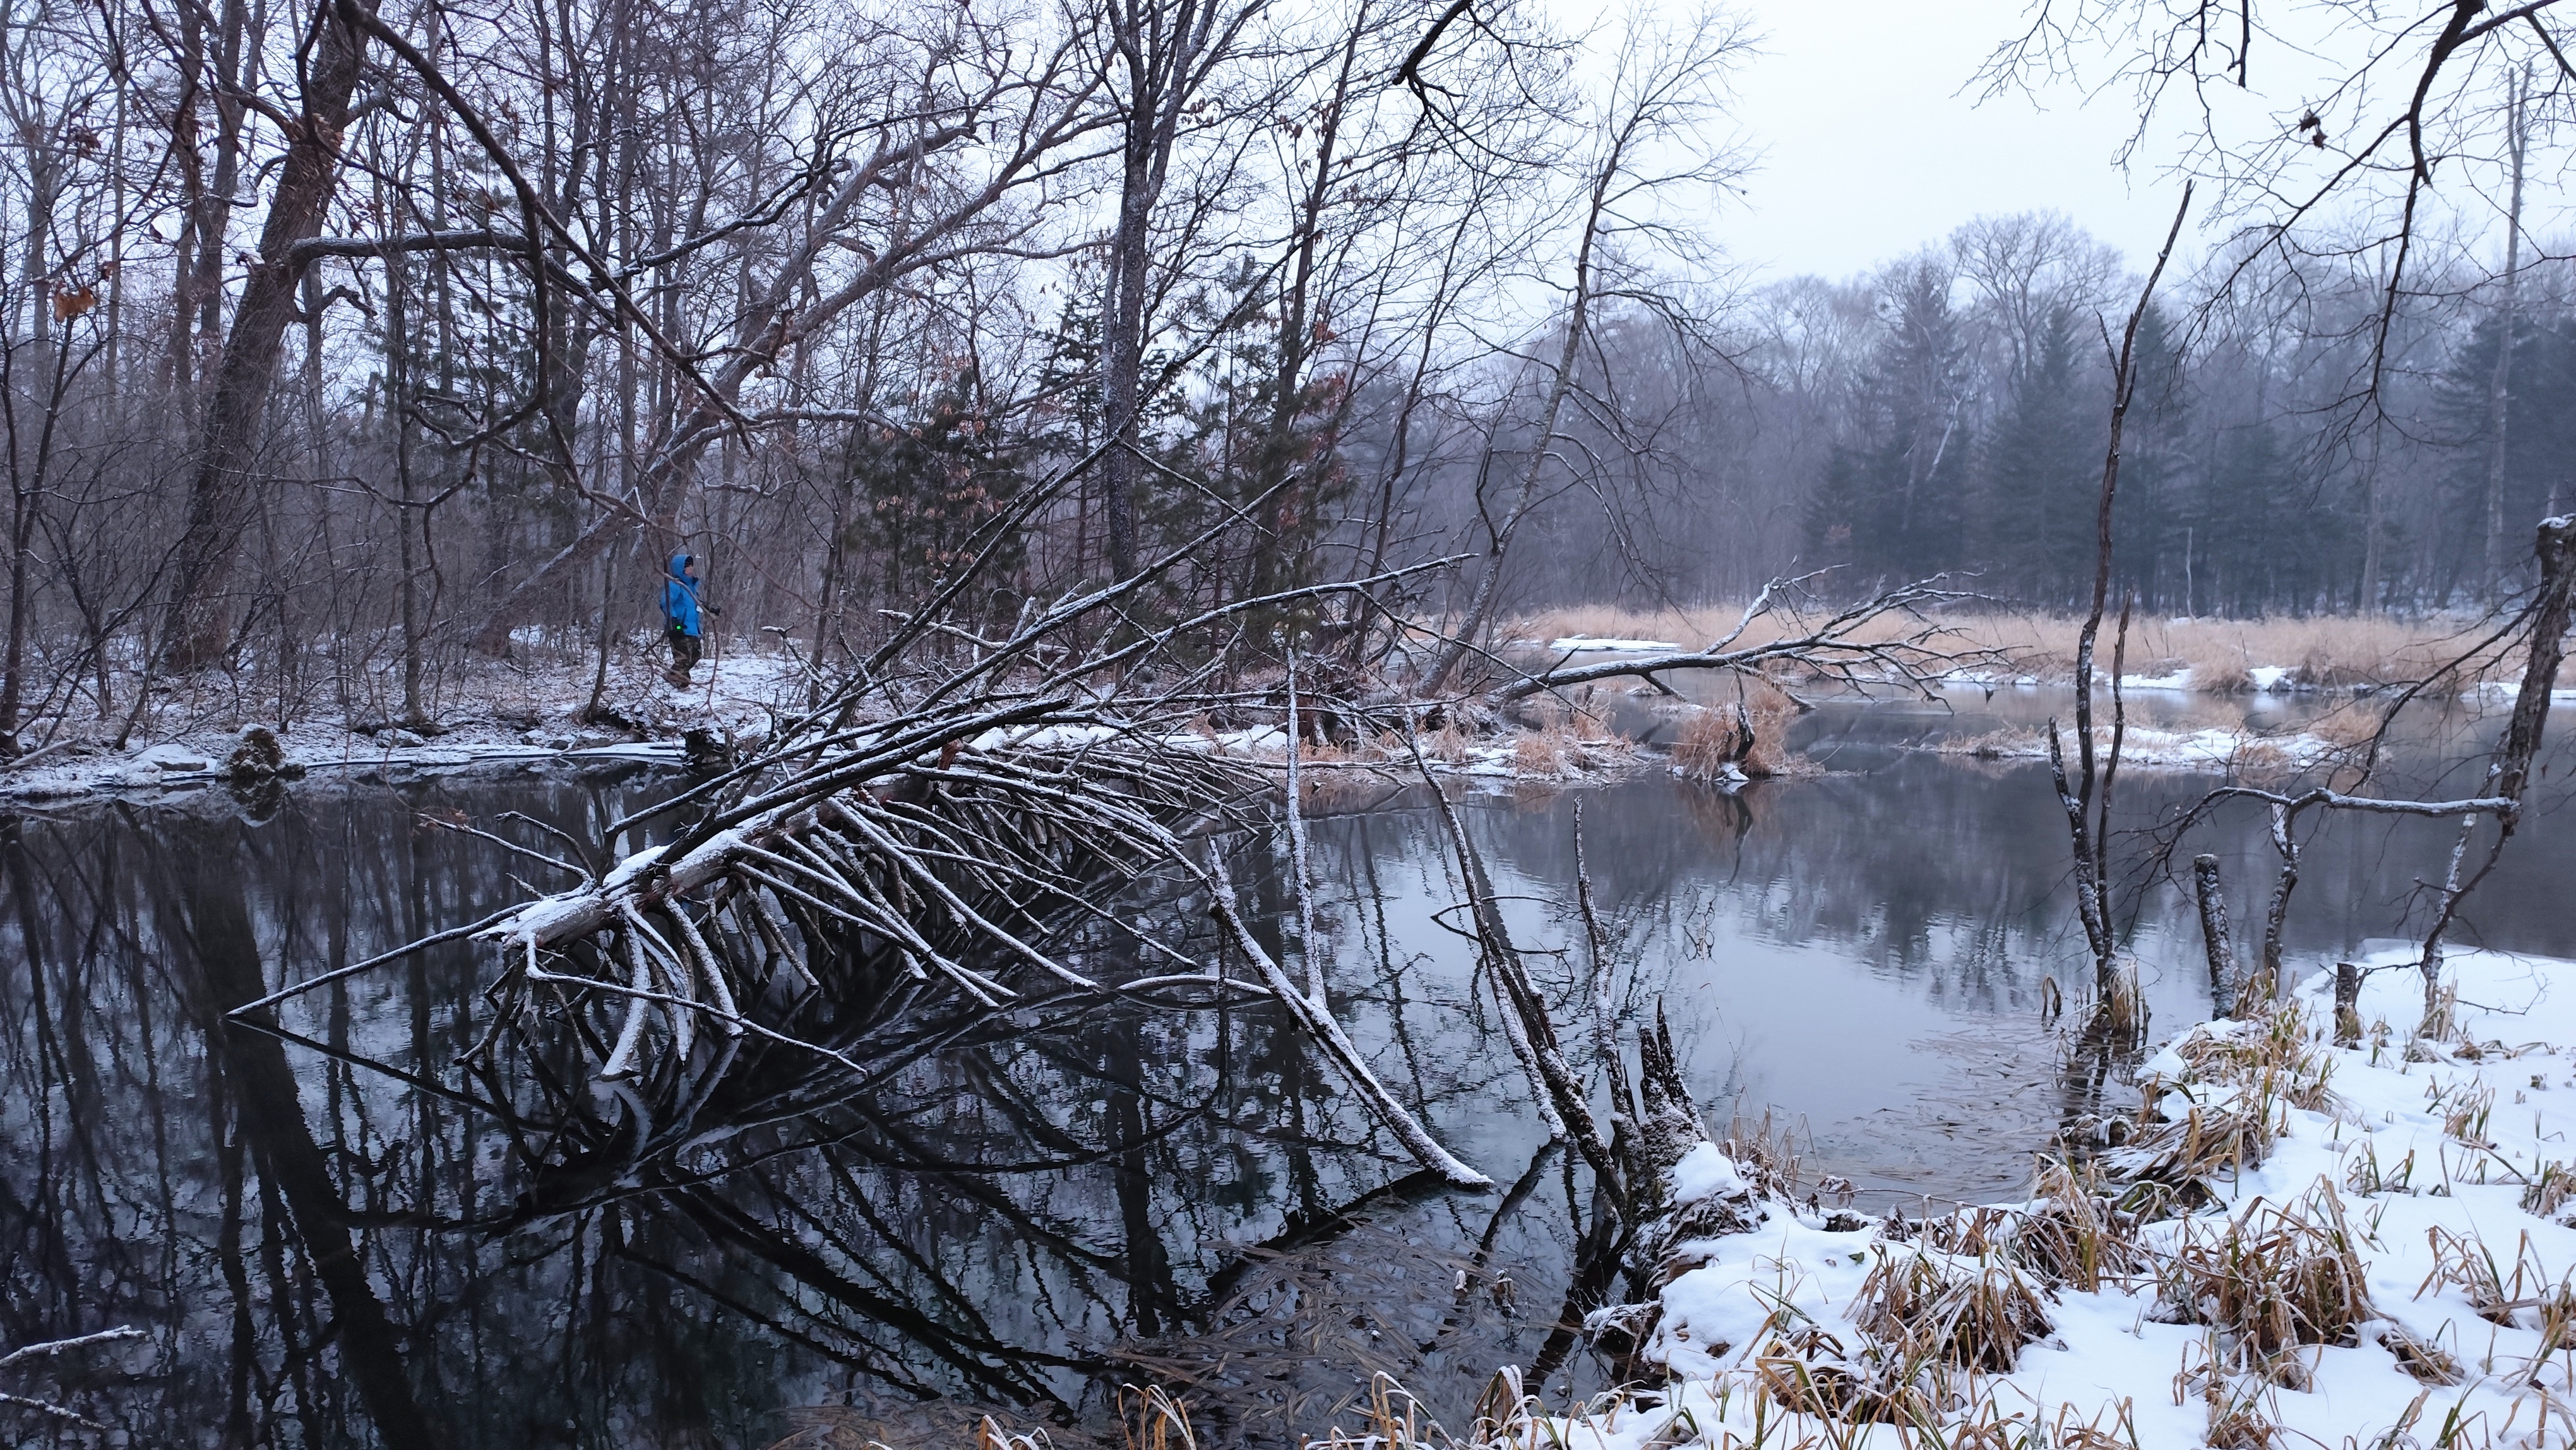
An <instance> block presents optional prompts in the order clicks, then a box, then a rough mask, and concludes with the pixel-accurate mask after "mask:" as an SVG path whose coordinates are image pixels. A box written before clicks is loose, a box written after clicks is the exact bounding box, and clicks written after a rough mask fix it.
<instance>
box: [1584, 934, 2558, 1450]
mask: <svg viewBox="0 0 2576 1450" xmlns="http://www.w3.org/2000/svg"><path fill="white" fill-rule="evenodd" d="M2362 965H2364V966H2366V967H2370V968H2374V969H2375V970H2373V971H2372V972H2371V974H2370V975H2369V976H2368V977H2367V978H2366V979H2365V983H2364V987H2363V990H2362V994H2361V997H2360V1001H2359V1020H2360V1023H2361V1025H2362V1036H2361V1039H2360V1042H2359V1045H2357V1046H2354V1047H2338V1046H2335V1045H2334V1044H2333V1042H2332V1040H2331V1019H2332V1015H2333V1013H2332V1007H2331V1000H2330V993H2331V982H2332V974H2331V972H2328V973H2324V974H2321V975H2320V976H2318V977H2317V978H2315V979H2313V980H2311V981H2310V982H2309V983H2307V984H2306V985H2305V986H2304V987H2303V988H2301V989H2300V990H2298V991H2297V992H2295V993H2294V994H2293V995H2292V997H2291V999H2290V1000H2289V1001H2288V1002H2287V1003H2286V1004H2285V1005H2284V1006H2283V1007H2281V1008H2280V1009H2278V1010H2277V1011H2276V1012H2274V1013H2272V1014H2269V1015H2265V1016H2259V1017H2256V1018H2255V1019H2254V1020H2251V1021H2247V1022H2219V1023H2211V1024H2204V1025H2202V1026H2198V1027H2195V1028H2193V1029H2192V1030H2191V1031H2189V1032H2187V1033H2185V1034H2183V1035H2182V1036H2181V1037H2180V1038H2179V1039H2177V1040H2176V1041H2175V1042H2173V1043H2171V1044H2169V1045H2168V1046H2167V1047H2165V1048H2164V1049H2163V1050H2162V1051H2160V1052H2158V1053H2156V1054H2155V1055H2154V1056H2153V1057H2152V1058H2150V1059H2149V1060H2148V1061H2147V1062H2146V1064H2145V1066H2144V1069H2143V1070H2142V1072H2141V1074H2140V1078H2141V1081H2143V1082H2146V1083H2147V1084H2148V1087H2147V1089H2146V1091H2145V1092H2144V1094H2143V1096H2144V1097H2145V1098H2146V1099H2148V1100H2149V1101H2150V1102H2151V1103H2152V1107H2151V1108H2142V1109H2141V1110H2140V1111H2138V1112H2135V1113H2131V1114H2128V1115H2125V1116H2122V1117H2120V1118H2118V1119H2116V1120H2115V1122H2114V1124H2113V1125H2111V1126H2109V1127H2108V1130H2107V1136H2108V1137H2110V1138H2111V1139H2112V1140H2113V1142H2114V1144H2115V1145H2114V1146H2111V1147H2109V1148H2107V1149H2106V1150H2104V1151H2103V1152H2102V1153H2101V1155H2100V1157H2099V1159H2098V1161H2097V1162H2096V1163H2095V1164H2093V1165H2091V1166H2090V1167H2080V1168H2078V1169H2076V1170H2074V1171H2073V1172H2071V1173H2070V1172H2068V1171H2066V1170H2065V1169H2063V1168H2060V1169H2058V1170H2055V1171H2054V1172H2051V1171H2048V1170H2043V1173H2042V1177H2041V1183H2040V1187H2041V1190H2042V1196H2041V1197H2039V1198H2037V1199H2034V1200H2033V1201H2031V1202H2029V1203H2026V1204H2018V1205H2008V1206H2004V1207H2001V1208H1998V1209H1989V1210H1982V1211H1978V1210H1972V1211H1968V1212H1965V1213H1962V1214H1959V1215H1954V1216H1950V1217H1934V1218H1931V1219H1929V1220H1918V1221H1916V1222H1914V1223H1911V1224H1907V1223H1903V1222H1902V1221H1901V1220H1898V1219H1890V1220H1887V1221H1876V1220H1868V1219H1864V1218H1862V1217H1860V1216H1858V1215H1852V1214H1847V1213H1846V1214H1837V1215H1828V1214H1826V1213H1821V1212H1818V1211H1815V1209H1814V1208H1813V1207H1811V1206H1810V1205H1809V1204H1802V1203H1796V1202H1793V1201H1791V1200H1790V1199H1787V1198H1784V1197H1780V1196H1777V1195H1773V1196H1770V1197H1768V1198H1767V1199H1765V1200H1763V1201H1761V1202H1760V1203H1758V1204H1756V1203H1755V1202H1754V1201H1753V1196H1752V1193H1751V1190H1749V1189H1737V1188H1736V1185H1737V1182H1738V1180H1739V1175H1738V1174H1735V1173H1718V1174H1710V1173H1700V1174H1696V1175H1692V1176H1694V1177H1696V1178H1697V1179H1698V1180H1699V1181H1698V1182H1697V1183H1692V1184H1677V1185H1676V1186H1677V1189H1679V1190H1681V1191H1682V1192H1683V1194H1684V1196H1686V1197H1687V1196H1690V1195H1691V1194H1692V1193H1694V1192H1695V1193H1696V1194H1697V1195H1700V1196H1705V1195H1708V1194H1712V1193H1726V1192H1729V1191H1730V1190H1734V1191H1736V1192H1738V1193H1739V1194H1740V1196H1741V1197H1742V1198H1743V1199H1744V1208H1745V1210H1746V1212H1747V1214H1748V1215H1749V1214H1753V1213H1758V1214H1759V1215H1760V1217H1761V1219H1762V1221H1761V1222H1760V1223H1759V1224H1758V1226H1756V1227H1755V1228H1753V1229H1752V1230H1750V1231H1748V1232H1742V1233H1735V1234H1729V1235H1726V1236H1724V1237H1719V1238H1711V1239H1702V1240H1696V1241H1692V1242H1688V1243H1685V1244H1683V1245H1681V1246H1679V1248H1678V1250H1677V1252H1676V1254H1675V1262H1674V1267H1677V1268H1679V1269H1680V1272H1678V1273H1677V1274H1675V1275H1674V1276H1673V1277H1671V1279H1670V1281H1669V1282H1668V1283H1666V1284H1665V1285H1664V1287H1663V1289H1662V1292H1661V1296H1660V1299H1659V1301H1658V1304H1657V1309H1658V1310H1659V1317H1658V1318H1657V1320H1656V1322H1655V1325H1654V1328H1653V1329H1652V1331H1651V1333H1650V1336H1649V1337H1648V1339H1647V1340H1646V1342H1645V1344H1644V1346H1643V1351H1642V1353H1643V1356H1644V1358H1645V1359H1646V1360H1647V1361H1649V1362H1652V1363H1658V1364H1661V1365H1663V1366H1666V1367H1667V1368H1668V1369H1669V1371H1670V1373H1671V1374H1672V1375H1673V1377H1674V1382H1673V1384H1672V1385H1671V1386H1670V1388H1669V1389H1668V1390H1667V1391H1666V1392H1665V1393H1664V1394H1662V1395H1660V1396H1656V1395H1648V1396H1644V1397H1642V1398H1632V1399H1629V1400H1626V1401H1624V1402H1622V1403H1620V1404H1618V1405H1617V1406H1615V1407H1612V1408H1609V1409H1606V1410H1603V1411H1600V1412H1597V1413H1592V1414H1588V1415H1583V1416H1578V1417H1575V1418H1572V1419H1567V1420H1562V1421H1558V1422H1555V1424H1554V1425H1553V1426H1552V1434H1553V1435H1554V1436H1555V1438H1556V1443H1559V1444H1563V1445H1569V1446H1578V1447H1602V1450H1647V1447H1653V1446H1678V1445H1693V1444H1709V1445H1722V1444H1729V1443H1732V1444H1735V1445H1744V1446H1749V1445H1754V1444H1770V1445H1780V1446H1826V1445H1832V1446H1837V1447H1852V1446H1863V1445H1878V1446H1888V1447H1894V1446H1898V1445H1905V1446H1909V1447H1911V1446H1915V1445H1918V1444H1919V1445H1925V1446H1931V1445H1962V1444H1969V1443H1975V1444H1982V1445H1992V1446H1995V1447H1998V1450H2001V1447H2007V1446H2009V1447H2022V1446H2029V1447H2037V1446H2041V1445H2053V1446H2070V1445H2082V1446H2086V1447H2100V1450H2111V1447H2113V1446H2122V1447H2131V1450H2156V1447H2187V1446H2197V1445H2204V1444H2208V1445H2218V1446H2227V1447H2237V1446H2257V1445H2260V1446H2273V1445H2282V1446H2287V1445H2305V1444H2313V1445H2318V1446H2325V1447H2345V1446H2402V1445H2421V1446H2428V1447H2429V1446H2435V1445H2440V1446H2452V1447H2456V1446H2501V1445H2517V1446H2519V1445H2534V1446H2536V1445H2538V1444H2540V1443H2542V1442H2543V1441H2544V1440H2546V1441H2551V1442H2557V1443H2567V1442H2568V1441H2570V1440H2571V1438H2576V1419H2571V1418H2570V1413H2569V1406H2568V1402H2569V1400H2570V1399H2571V1398H2576V1277H2571V1270H2576V1227H2572V1226H2571V1225H2570V1221H2569V1220H2570V1219H2571V1218H2576V1212H2571V1210H2576V1191H2571V1189H2576V1183H2571V1180H2570V1174H2571V1173H2576V1166H2571V1160H2576V963H2571V962H2567V961H2558V960H2545V959H2533V958H2520V957H2512V956H2507V955H2503V954H2499V953H2492V952H2462V953H2458V954H2455V955H2453V956H2452V957H2451V958H2450V961H2449V967H2448V972H2447V974H2446V980H2447V981H2449V982H2452V983H2453V984H2455V985H2454V990H2455V991H2456V993H2457V999H2458V1000H2457V1004H2456V1007H2455V1008H2454V1009H2453V1020H2452V1024H2451V1027H2450V1029H2449V1030H2448V1031H2446V1032H2443V1033H2441V1034H2440V1035H2438V1036H2436V1037H2427V1038H2414V1037H2412V1036H2410V1033H2411V1029H2413V1028H2414V1026H2415V1025H2416V1023H2417V1022H2418V1020H2419V1018H2420V1017H2421V1015H2422V997H2421V985H2420V983H2421V978H2420V976H2419V975H2418V974H2417V973H2416V972H2415V971H2414V970H2413V969H2412V967H2411V963H2409V962H2408V961H2407V960H2406V959H2405V955H2404V954H2403V953H2389V954H2386V955H2383V956H2379V957H2374V958H2368V959H2365V960H2364V962H2363V963H2362ZM1700 1151H1701V1152H1702V1153H1703V1154H1705V1153H1706V1152H1708V1151H1710V1150H1707V1149H1703V1150H1700ZM1685 1166H1688V1165H1685ZM1677 1176H1679V1175H1677ZM1741 1177H1743V1178H1750V1179H1754V1180H1755V1181H1759V1176H1758V1172H1757V1171H1756V1166H1755V1165H1750V1164H1748V1165H1746V1170H1745V1173H1744V1174H1743V1175H1741ZM2017 1318H2018V1319H2019V1320H2020V1321H2021V1322H2019V1323H2018V1324H2017V1323H2016V1322H2015V1321H2016V1319H2017ZM1829 1409H1830V1410H1831V1411H1832V1412H1831V1413H1828V1410H1829ZM1873 1417H1875V1421H1876V1422H1871V1420H1872V1418H1873Z"/></svg>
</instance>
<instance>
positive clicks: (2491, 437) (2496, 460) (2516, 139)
mask: <svg viewBox="0 0 2576 1450" xmlns="http://www.w3.org/2000/svg"><path fill="white" fill-rule="evenodd" d="M2505 84H2506V102H2505V117H2506V120H2505V124H2506V126H2507V128H2508V131H2509V134H2508V136H2507V147H2508V149H2509V151H2510V152H2511V155H2512V177H2513V181H2512V189H2511V194H2510V197H2509V200H2508V201H2507V204H2506V207H2505V225H2504V277H2503V290H2502V294H2501V295H2500V296H2499V298H2498V299H2497V303H2496V357H2495V368H2494V370H2493V371H2492V372H2490V373H2489V374H2488V375H2487V530H2486V533H2487V547H2486V576H2487V577H2486V586H2487V590H2488V592H2489V594H2490V595H2492V594H2494V593H2496V592H2498V591H2500V590H2501V589H2502V588H2503V587H2504V575H2505V569H2506V556H2505V547H2506V546H2505V532H2504V475H2505V461H2506V459H2505V438H2506V430H2507V428H2508V427H2509V426H2510V424H2511V421H2512V420H2511V416H2510V409H2509V408H2508V406H2507V403H2508V401H2509V400H2510V398H2511V395H2512V382H2513V342H2514V338H2513V333H2514V323H2515V320H2516V319H2515V307H2514V302H2515V298H2514V290H2515V283H2516V281H2517V280H2518V274H2519V273H2520V272H2521V271H2522V159H2523V153H2524V151H2525V149H2526V148H2527V146H2528V144H2529V140H2528V137H2527V135H2526V133H2525V131H2524V129H2523V119H2522V105H2521V100H2522V94H2523V92H2522V87H2521V84H2520V83H2519V82H2518V81H2516V80H2514V79H2512V78H2510V77H2508V78H2507V80H2506V82H2505Z"/></svg>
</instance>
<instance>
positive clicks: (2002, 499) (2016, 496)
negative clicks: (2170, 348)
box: [1976, 306, 2103, 605]
mask: <svg viewBox="0 0 2576 1450" xmlns="http://www.w3.org/2000/svg"><path fill="white" fill-rule="evenodd" d="M2086 382H2087V377H2086V370H2085V368H2084V363H2083V335H2082V333H2080V332H2079V331H2078V330H2077V327H2076V314H2075V310H2074V309H2073V308H2071V307H2065V306H2059V307H2055V308H2052V309H2050V310H2049V312H2048V314H2047V316H2046V317H2045V319H2044V320H2043V321H2042V323H2041V326H2040V327H2039V329H2038V330H2037V335H2036V336H2034V337H2033V338H2032V339H2031V347H2030V350H2029V352H2028V354H2027V355H2026V356H2025V357H2024V358H2023V359H2022V363H2021V367H2020V369H2019V372H2018V374H2017V376H2015V377H2014V378H2013V381H2012V397H2011V399H2010V401H2009V403H2008V404H2007V406H2006V407H2005V409H2004V414H2003V418H2002V420H2001V422H2000V423H1999V424H1998V425H1997V427H1996V430H1995V433H1994V435H1993V437H1992V438H1991V439H1989V440H1988V445H1987V449H1986V460H1985V468H1984V470H1983V475H1984V476H1983V479H1982V480H1981V483H1982V486H1981V488H1980V489H1979V492H1978V498H1977V505H1978V507H1977V510H1976V513H1977V525H1978V528H1977V540H1976V542H1977V552H1976V557H1977V559H1978V562H1979V563H1980V564H1981V565H1982V566H1983V567H1984V568H1986V569H1987V570H1989V571H1991V573H1990V576H1989V582H1988V585H1987V587H1988V588H1989V589H1993V590H1996V591H1998V592H2006V593H2010V594H2013V595H2017V596H2019V597H2020V598H2023V599H2025V600H2028V601H2031V602H2034V603H2046V604H2061V605H2062V604H2073V603H2075V602H2076V600H2077V598H2078V597H2079V596H2080V595H2082V594H2084V593H2085V592H2086V591H2088V590H2089V589H2090V588H2091V585H2092V580H2093V557H2094V547H2093V546H2094V530H2095V523H2096V514H2097V512H2098V509H2099V504H2100V499H2101V482H2102V447H2101V430H2102V426H2103V409H2102V408H2101V406H2100V400H2099V399H2097V398H2095V397H2094V396H2093V389H2092V388H2090V387H2088V386H2086Z"/></svg>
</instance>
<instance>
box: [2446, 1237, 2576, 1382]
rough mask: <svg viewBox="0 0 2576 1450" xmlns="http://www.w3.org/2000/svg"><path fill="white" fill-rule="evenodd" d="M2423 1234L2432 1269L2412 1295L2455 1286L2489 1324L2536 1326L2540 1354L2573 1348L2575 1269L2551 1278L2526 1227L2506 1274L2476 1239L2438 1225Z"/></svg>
mask: <svg viewBox="0 0 2576 1450" xmlns="http://www.w3.org/2000/svg"><path fill="white" fill-rule="evenodd" d="M2425 1237H2426V1239H2427V1241H2428V1242H2429V1243H2430V1244H2431V1246H2432V1249H2433V1271H2432V1272H2431V1273H2429V1274H2427V1275H2425V1276H2424V1282H2423V1283H2422V1284H2419V1285H2417V1286H2416V1289H2415V1297H2416V1298H2418V1299H2421V1298H2423V1297H2424V1296H2425V1295H2426V1294H2429V1293H2431V1292H2432V1291H2433V1290H2435V1289H2437V1288H2451V1289H2457V1290H2459V1291H2460V1293H2461V1294H2462V1295H2463V1296H2465V1297H2466V1298H2467V1299H2468V1301H2469V1307H2470V1308H2471V1309H2473V1310H2475V1311H2476V1312H2477V1316H2478V1317H2479V1318H2481V1319H2483V1320H2485V1321H2487V1322H2488V1323H2489V1324H2498V1325H2505V1326H2508V1327H2512V1328H2519V1329H2532V1330H2537V1331H2539V1333H2540V1342H2541V1346H2542V1352H2543V1353H2554V1352H2555V1351H2558V1350H2561V1349H2576V1282H2571V1281H2576V1274H2561V1275H2559V1276H2558V1277H2557V1278H2555V1279H2552V1278H2551V1277H2550V1276H2549V1271H2548V1270H2547V1269H2545V1268H2543V1267H2541V1263H2540V1258H2539V1256H2538V1254H2537V1253H2535V1252H2534V1251H2533V1249H2532V1245H2531V1235H2530V1234H2529V1233H2528V1232H2526V1233H2524V1234H2523V1236H2522V1241H2521V1244H2520V1246H2519V1247H2517V1248H2516V1249H2515V1251H2514V1256H2513V1272H2512V1274H2511V1275H2510V1276H2507V1275H2506V1274H2505V1273H2504V1272H2503V1270H2502V1269H2500V1268H2499V1267H2498V1266H2497V1264H2496V1259H2495V1253H2494V1251H2493V1250H2491V1249H2489V1248H2488V1247H2487V1246H2486V1245H2485V1244H2483V1243H2481V1242H2479V1241H2478V1240H2477V1239H2475V1238H2471V1237H2467V1236H2464V1235H2461V1234H2456V1233H2453V1232H2452V1231H2450V1230H2449V1229H2446V1228H2442V1227H2440V1226H2438V1225H2437V1226H2435V1227H2433V1228H2430V1229H2427V1230H2425Z"/></svg>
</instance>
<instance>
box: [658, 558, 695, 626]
mask: <svg viewBox="0 0 2576 1450" xmlns="http://www.w3.org/2000/svg"><path fill="white" fill-rule="evenodd" d="M695 557H697V556H696V555H694V554H673V555H672V556H671V559H670V562H669V563H667V564H664V565H663V566H662V571H663V572H664V573H665V574H668V575H669V576H670V577H669V578H667V579H665V580H663V581H662V618H663V619H664V620H666V621H668V622H669V624H670V626H671V628H673V629H676V630H678V631H679V632H680V633H682V634H685V635H687V636H688V637H689V638H691V639H696V638H697V637H698V586H697V583H696V581H694V580H692V579H690V578H689V576H688V572H687V571H688V567H689V561H690V560H691V559H694V558H695Z"/></svg>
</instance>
